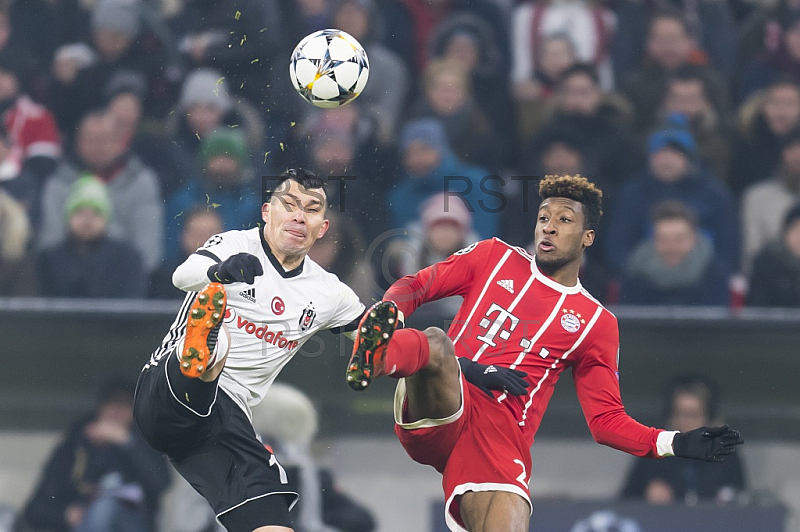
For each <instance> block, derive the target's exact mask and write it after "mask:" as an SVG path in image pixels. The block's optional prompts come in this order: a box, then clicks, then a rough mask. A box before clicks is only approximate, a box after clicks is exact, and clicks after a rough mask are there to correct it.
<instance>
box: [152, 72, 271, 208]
mask: <svg viewBox="0 0 800 532" xmlns="http://www.w3.org/2000/svg"><path fill="white" fill-rule="evenodd" d="M228 87H229V85H228V82H227V81H226V79H225V77H224V76H223V75H222V73H221V72H219V71H217V70H212V69H209V68H201V69H198V70H195V71H193V72H192V73H190V74H189V75H188V76H187V77H186V80H185V81H184V83H183V87H182V89H181V95H180V99H179V100H178V106H177V109H176V112H175V113H172V114H170V115H169V117H167V120H166V126H165V130H166V132H167V135H168V136H169V137H170V139H171V142H170V149H169V154H170V158H171V159H172V160H173V161H175V166H176V167H177V168H176V170H177V171H176V172H175V173H174V174H172V176H164V177H163V181H164V195H165V196H169V195H171V194H172V193H174V192H175V191H177V190H178V189H181V188H183V187H184V186H185V185H186V183H187V182H188V181H189V180H190V179H191V178H192V177H193V176H196V175H197V174H198V173H199V172H200V171H201V170H202V168H201V167H200V161H201V157H200V145H201V143H202V141H203V139H205V138H206V137H208V136H209V135H210V134H211V132H212V131H214V130H217V129H224V128H236V129H237V130H238V131H239V132H240V133H241V134H242V135H244V137H245V141H246V143H247V147H248V151H249V152H250V153H252V154H253V159H252V160H251V161H250V162H252V163H254V164H256V165H257V167H260V166H263V161H264V160H265V156H264V150H265V141H264V137H265V131H264V123H263V121H262V118H261V116H260V115H259V113H258V111H257V110H256V109H255V107H254V106H253V105H252V104H250V103H249V102H248V101H247V100H246V99H245V98H242V97H239V98H233V97H231V95H230V93H229V91H228ZM259 163H262V164H259Z"/></svg>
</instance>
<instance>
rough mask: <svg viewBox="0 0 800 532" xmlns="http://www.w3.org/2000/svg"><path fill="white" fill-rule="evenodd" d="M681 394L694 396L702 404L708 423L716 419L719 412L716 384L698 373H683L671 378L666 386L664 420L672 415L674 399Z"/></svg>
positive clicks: (718, 395) (718, 396)
mask: <svg viewBox="0 0 800 532" xmlns="http://www.w3.org/2000/svg"><path fill="white" fill-rule="evenodd" d="M681 394H689V395H694V396H696V397H698V398H700V400H701V401H702V402H703V406H704V407H705V410H706V415H707V416H708V420H709V422H712V421H713V420H714V418H716V417H717V413H718V412H719V403H720V394H719V387H718V386H717V383H716V382H714V381H713V380H712V379H711V378H709V377H707V376H706V375H703V374H700V373H685V374H679V375H675V376H674V377H672V378H671V379H670V380H669V381H668V382H667V385H666V393H665V394H664V397H665V399H666V400H667V404H666V405H665V406H666V410H665V412H664V414H665V415H664V418H665V419H667V418H669V417H670V416H671V415H672V409H673V407H674V403H675V398H676V397H677V396H678V395H681Z"/></svg>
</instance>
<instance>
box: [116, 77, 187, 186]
mask: <svg viewBox="0 0 800 532" xmlns="http://www.w3.org/2000/svg"><path fill="white" fill-rule="evenodd" d="M145 83H146V82H145V80H144V76H142V75H141V74H140V73H138V72H136V71H132V70H129V71H126V70H120V71H118V72H116V73H115V74H114V75H113V76H112V77H111V79H109V80H108V85H106V87H105V90H104V91H103V92H104V98H103V100H104V102H105V111H106V113H107V114H108V115H109V116H110V117H111V118H113V120H114V122H115V123H116V124H117V127H118V128H119V129H120V131H121V132H122V134H123V137H124V138H125V139H126V141H125V143H126V145H128V146H129V147H130V149H131V150H132V151H133V152H135V153H136V154H137V155H139V156H140V157H141V158H142V162H143V163H144V164H145V165H146V166H149V167H150V168H152V169H153V171H154V172H155V173H156V175H157V176H158V177H159V180H160V182H161V189H162V190H163V191H164V195H166V194H167V192H168V191H169V189H170V186H175V184H176V183H177V182H179V180H180V179H181V177H182V176H183V175H184V174H185V173H187V172H189V169H188V168H186V166H185V165H182V164H181V163H182V161H181V160H180V158H178V157H175V156H174V155H175V153H174V152H175V151H176V147H175V145H174V144H172V143H170V142H169V139H168V138H167V137H166V135H165V132H164V126H163V124H162V123H161V121H160V120H156V119H153V118H152V117H145V116H143V114H142V113H143V110H144V92H145V89H146V84H145Z"/></svg>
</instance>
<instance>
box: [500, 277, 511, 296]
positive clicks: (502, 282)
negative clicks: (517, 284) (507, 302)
mask: <svg viewBox="0 0 800 532" xmlns="http://www.w3.org/2000/svg"><path fill="white" fill-rule="evenodd" d="M497 284H499V285H500V286H502V287H503V288H505V289H506V290H508V291H509V292H511V293H512V294H513V293H514V280H513V279H502V280H500V281H497Z"/></svg>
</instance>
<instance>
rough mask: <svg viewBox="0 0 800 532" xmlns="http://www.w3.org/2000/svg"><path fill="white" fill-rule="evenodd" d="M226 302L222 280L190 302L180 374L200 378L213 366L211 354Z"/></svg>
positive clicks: (202, 291) (203, 290) (215, 343)
mask: <svg viewBox="0 0 800 532" xmlns="http://www.w3.org/2000/svg"><path fill="white" fill-rule="evenodd" d="M226 303H227V296H226V295H225V287H224V286H222V284H221V283H211V284H209V285H207V286H206V287H205V288H203V289H202V290H201V291H200V292H198V294H197V297H196V298H195V300H194V303H192V307H191V310H190V311H189V319H188V320H187V322H186V338H185V340H184V343H183V351H182V352H181V356H180V363H181V373H183V374H184V375H186V376H187V377H190V378H196V377H199V376H200V375H202V374H203V373H204V372H205V371H206V370H207V369H208V368H209V367H211V366H213V365H214V359H213V358H212V357H213V356H214V347H215V346H216V345H217V335H219V329H220V327H221V326H222V319H223V317H224V316H225V305H226Z"/></svg>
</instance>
